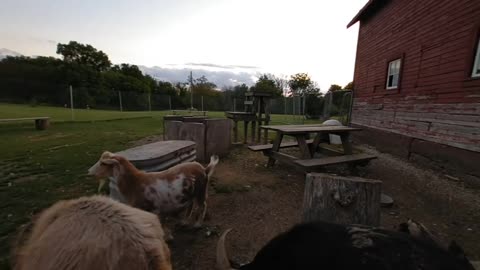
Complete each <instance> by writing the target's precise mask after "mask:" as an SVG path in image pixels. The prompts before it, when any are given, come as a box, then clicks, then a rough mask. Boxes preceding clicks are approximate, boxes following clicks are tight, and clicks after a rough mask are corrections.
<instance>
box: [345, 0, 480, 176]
mask: <svg viewBox="0 0 480 270" xmlns="http://www.w3.org/2000/svg"><path fill="white" fill-rule="evenodd" d="M479 33H480V1H479V0H455V1H451V0H392V1H390V3H389V4H387V5H386V6H385V7H384V8H383V9H381V10H380V11H378V12H377V13H376V14H374V15H373V16H371V18H367V19H363V20H361V21H360V30H359V38H358V47H357V59H356V64H355V75H354V83H355V94H354V95H355V97H354V105H353V113H352V123H353V124H355V125H359V126H363V127H366V128H367V129H372V130H375V131H383V133H382V134H384V133H389V134H395V135H401V136H400V137H398V136H397V137H395V138H393V137H392V141H390V143H391V144H399V143H400V142H402V141H403V142H404V145H403V146H405V147H406V150H405V151H406V153H404V154H405V155H407V156H410V155H411V153H412V151H413V150H412V149H411V147H412V144H415V143H417V144H418V143H419V141H417V142H415V141H412V140H409V138H414V139H417V140H421V142H426V143H429V142H431V143H437V144H441V145H445V146H450V147H453V148H456V149H462V150H461V151H464V153H465V155H464V156H465V157H466V159H471V158H476V159H477V160H476V161H475V160H474V161H473V162H475V163H477V164H480V156H479V155H478V153H480V79H478V78H477V79H473V78H471V71H472V64H473V60H474V57H475V50H476V45H477V42H478V37H479ZM400 57H401V58H402V71H401V79H400V87H399V89H398V90H386V89H385V88H386V87H385V85H386V77H387V65H388V62H389V61H391V60H394V59H397V58H400ZM382 136H383V135H382ZM377 138H378V136H377ZM385 143H387V144H388V141H386V142H385ZM432 145H433V144H432ZM432 147H435V146H434V145H433V146H432ZM448 151H450V150H448ZM448 151H447V152H448ZM413 152H414V151H413ZM437 156H438V154H437ZM449 156H450V157H451V158H453V157H455V156H456V155H453V154H451V153H450V154H446V157H447V159H448V157H449ZM447 161H448V160H447ZM475 167H478V165H476V166H475ZM478 175H480V172H478Z"/></svg>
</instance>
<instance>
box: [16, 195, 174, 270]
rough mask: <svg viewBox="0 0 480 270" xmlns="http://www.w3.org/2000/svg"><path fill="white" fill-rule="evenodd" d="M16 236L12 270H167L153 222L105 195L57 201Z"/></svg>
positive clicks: (157, 226) (166, 251)
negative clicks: (18, 244)
mask: <svg viewBox="0 0 480 270" xmlns="http://www.w3.org/2000/svg"><path fill="white" fill-rule="evenodd" d="M19 237H20V238H22V237H24V238H25V240H24V241H23V243H22V244H21V246H17V247H14V250H15V254H14V265H13V266H14V267H13V269H15V270H34V269H35V270H50V269H51V270H54V269H75V270H89V269H108V270H110V269H111V270H113V269H115V270H123V269H125V270H127V269H145V270H147V269H148V270H171V269H172V266H171V263H170V250H169V249H168V246H167V244H166V243H165V241H164V233H163V230H162V226H161V225H160V222H159V220H158V218H157V217H156V216H155V215H153V214H151V213H148V212H145V211H143V210H140V209H136V208H133V207H130V206H128V205H125V204H122V203H119V202H116V201H114V200H112V199H110V198H108V197H104V196H93V197H82V198H79V199H75V200H68V201H60V202H58V203H56V204H54V205H53V206H51V207H50V208H48V209H46V210H44V211H43V212H42V213H40V215H39V216H38V218H37V219H35V220H34V221H33V227H32V230H31V232H29V233H25V235H20V236H19ZM20 242H22V241H20Z"/></svg>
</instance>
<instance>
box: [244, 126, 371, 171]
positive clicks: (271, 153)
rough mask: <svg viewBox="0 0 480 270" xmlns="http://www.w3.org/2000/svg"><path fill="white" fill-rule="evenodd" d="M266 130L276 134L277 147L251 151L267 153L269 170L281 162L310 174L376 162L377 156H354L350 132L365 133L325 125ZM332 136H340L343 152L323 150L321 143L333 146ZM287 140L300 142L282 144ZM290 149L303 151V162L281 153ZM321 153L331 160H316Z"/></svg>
mask: <svg viewBox="0 0 480 270" xmlns="http://www.w3.org/2000/svg"><path fill="white" fill-rule="evenodd" d="M262 128H264V129H267V130H273V131H275V132H276V137H275V140H274V142H273V144H263V145H255V146H249V149H250V150H252V151H263V153H264V154H265V155H266V156H268V163H267V166H269V167H271V166H273V165H274V164H275V162H276V161H277V160H279V161H281V162H284V163H287V164H290V165H293V166H295V167H297V168H300V169H302V170H303V171H307V172H309V171H314V170H316V169H319V168H322V167H323V166H326V165H333V164H343V163H347V164H358V163H367V162H368V161H370V160H372V159H375V158H376V156H374V155H370V154H365V153H353V148H352V145H351V142H350V132H354V131H360V130H361V129H359V128H353V127H347V126H325V125H282V126H262ZM312 133H313V134H315V137H314V139H309V138H310V134H312ZM330 134H335V135H338V136H340V138H341V140H342V148H343V151H338V150H336V149H335V148H329V147H322V146H320V144H321V143H325V142H327V143H328V142H329V135H330ZM285 136H293V137H294V138H295V139H296V141H293V142H283V143H282V140H283V138H284V137H285ZM290 147H298V148H299V150H300V158H297V157H294V156H292V155H288V154H286V153H282V152H280V149H282V148H290ZM319 149H321V150H323V152H324V153H327V154H328V155H329V156H324V157H315V154H316V153H317V151H318V150H319Z"/></svg>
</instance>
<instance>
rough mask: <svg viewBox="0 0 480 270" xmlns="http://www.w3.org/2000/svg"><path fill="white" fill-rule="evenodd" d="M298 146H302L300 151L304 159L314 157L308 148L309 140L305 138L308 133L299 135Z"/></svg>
mask: <svg viewBox="0 0 480 270" xmlns="http://www.w3.org/2000/svg"><path fill="white" fill-rule="evenodd" d="M295 137H296V138H297V142H298V147H299V148H300V153H301V155H302V159H310V158H312V154H311V153H310V149H308V145H307V141H306V140H305V137H306V135H305V134H302V135H297V136H295Z"/></svg>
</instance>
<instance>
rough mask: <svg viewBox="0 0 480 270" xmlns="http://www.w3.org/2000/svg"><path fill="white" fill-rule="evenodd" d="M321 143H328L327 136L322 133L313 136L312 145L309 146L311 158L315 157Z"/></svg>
mask: <svg viewBox="0 0 480 270" xmlns="http://www.w3.org/2000/svg"><path fill="white" fill-rule="evenodd" d="M322 142H328V134H327V133H323V132H318V133H317V135H315V138H314V139H313V143H312V145H311V146H310V153H311V155H312V157H313V156H315V152H317V149H318V146H319V145H320V143H322Z"/></svg>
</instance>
